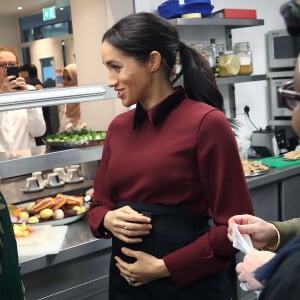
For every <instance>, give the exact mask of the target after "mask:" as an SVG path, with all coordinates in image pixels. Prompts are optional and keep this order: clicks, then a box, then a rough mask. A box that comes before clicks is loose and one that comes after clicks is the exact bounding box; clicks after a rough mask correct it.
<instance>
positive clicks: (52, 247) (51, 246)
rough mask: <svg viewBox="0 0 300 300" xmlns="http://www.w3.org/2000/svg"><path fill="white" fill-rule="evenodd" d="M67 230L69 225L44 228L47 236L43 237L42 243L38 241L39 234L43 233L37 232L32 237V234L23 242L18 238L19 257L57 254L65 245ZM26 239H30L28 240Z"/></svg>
mask: <svg viewBox="0 0 300 300" xmlns="http://www.w3.org/2000/svg"><path fill="white" fill-rule="evenodd" d="M32 227H33V226H32ZM67 231H68V226H67V225H62V226H50V229H49V230H44V234H45V235H46V238H44V237H43V238H42V240H43V241H42V243H41V242H40V241H37V236H38V235H40V234H41V233H37V235H36V236H35V237H32V238H31V237H30V236H29V237H26V238H23V240H22V242H21V244H20V243H19V242H18V239H17V246H18V254H19V257H28V256H41V255H48V254H57V253H58V252H59V251H60V249H61V247H62V245H63V242H64V239H65V236H66V233H67ZM25 239H29V240H27V241H26V240H25Z"/></svg>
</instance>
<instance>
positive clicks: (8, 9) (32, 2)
mask: <svg viewBox="0 0 300 300" xmlns="http://www.w3.org/2000/svg"><path fill="white" fill-rule="evenodd" d="M52 5H55V6H56V7H57V8H58V7H63V6H68V5H70V1H69V0H56V1H55V0H1V11H0V15H6V16H8V15H11V16H12V15H19V16H21V15H28V14H31V13H33V14H34V13H38V12H41V11H42V8H43V7H47V6H52ZM18 6H22V7H23V9H22V10H18V9H17V8H18Z"/></svg>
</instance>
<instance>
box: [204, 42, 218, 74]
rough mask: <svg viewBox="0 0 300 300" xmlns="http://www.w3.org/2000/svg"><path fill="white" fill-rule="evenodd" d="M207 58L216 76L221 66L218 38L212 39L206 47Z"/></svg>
mask: <svg viewBox="0 0 300 300" xmlns="http://www.w3.org/2000/svg"><path fill="white" fill-rule="evenodd" d="M205 50H206V54H207V60H208V62H209V65H210V67H211V69H212V71H213V72H214V74H215V76H217V75H218V74H219V72H220V68H219V53H218V51H217V47H216V40H215V39H210V45H209V46H208V47H206V49H205Z"/></svg>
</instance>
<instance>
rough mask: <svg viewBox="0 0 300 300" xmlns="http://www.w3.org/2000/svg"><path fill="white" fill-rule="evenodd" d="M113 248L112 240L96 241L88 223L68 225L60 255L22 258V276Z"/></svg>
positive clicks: (80, 221)
mask: <svg viewBox="0 0 300 300" xmlns="http://www.w3.org/2000/svg"><path fill="white" fill-rule="evenodd" d="M110 246H111V240H105V239H96V238H95V237H93V235H92V234H91V231H90V228H89V225H88V221H87V220H86V219H82V220H79V221H76V222H74V223H71V224H68V231H67V234H66V237H65V240H64V243H63V245H62V248H61V250H60V252H59V253H58V254H53V255H46V256H44V255H43V256H38V257H21V258H20V264H21V274H27V273H31V272H34V271H37V270H40V269H44V268H48V267H49V266H53V265H56V264H59V263H62V262H66V261H69V260H72V259H74V258H78V257H80V256H83V255H88V254H91V253H93V252H97V251H100V250H103V249H107V248H109V247H110Z"/></svg>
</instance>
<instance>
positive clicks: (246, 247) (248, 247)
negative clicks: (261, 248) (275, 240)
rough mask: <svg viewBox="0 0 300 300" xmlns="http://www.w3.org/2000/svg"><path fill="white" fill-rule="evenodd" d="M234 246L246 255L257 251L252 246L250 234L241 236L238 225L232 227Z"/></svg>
mask: <svg viewBox="0 0 300 300" xmlns="http://www.w3.org/2000/svg"><path fill="white" fill-rule="evenodd" d="M232 245H233V247H234V248H236V249H238V250H240V251H241V252H243V253H244V254H247V253H249V252H253V251H257V250H256V249H255V248H254V247H253V245H252V241H251V238H250V236H249V234H241V233H240V232H239V230H238V227H237V224H235V223H234V224H233V226H232Z"/></svg>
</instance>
